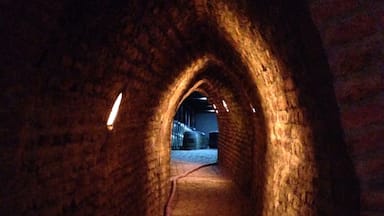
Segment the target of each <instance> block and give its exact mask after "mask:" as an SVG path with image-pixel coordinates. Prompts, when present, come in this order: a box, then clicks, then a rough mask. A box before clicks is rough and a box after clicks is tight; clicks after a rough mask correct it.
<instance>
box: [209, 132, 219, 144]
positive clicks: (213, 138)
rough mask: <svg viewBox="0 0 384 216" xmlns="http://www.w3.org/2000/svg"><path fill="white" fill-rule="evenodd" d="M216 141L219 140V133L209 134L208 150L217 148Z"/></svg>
mask: <svg viewBox="0 0 384 216" xmlns="http://www.w3.org/2000/svg"><path fill="white" fill-rule="evenodd" d="M218 139H219V132H211V133H209V148H217V142H218Z"/></svg>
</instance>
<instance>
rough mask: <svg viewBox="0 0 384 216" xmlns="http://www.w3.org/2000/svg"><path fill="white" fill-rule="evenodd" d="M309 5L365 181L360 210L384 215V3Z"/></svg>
mask: <svg viewBox="0 0 384 216" xmlns="http://www.w3.org/2000/svg"><path fill="white" fill-rule="evenodd" d="M331 8H333V10H331ZM310 10H311V15H312V18H313V20H314V22H315V24H316V26H317V28H318V29H319V32H320V35H321V39H322V44H323V46H324V49H325V53H326V55H327V59H328V62H329V65H330V68H331V72H332V74H333V76H334V88H335V94H336V97H337V103H338V106H339V109H340V118H341V122H342V127H343V132H344V137H345V141H346V144H347V149H348V152H349V153H350V155H351V157H352V159H353V164H354V167H355V169H356V173H357V176H358V179H359V183H360V190H361V192H360V205H361V215H377V214H381V213H382V212H383V210H384V209H383V206H384V205H383V203H384V201H383V197H384V195H383V188H382V186H380V185H382V181H383V169H382V168H383V163H384V160H383V159H382V157H381V156H380V155H381V154H382V150H383V149H382V146H383V145H382V144H383V141H382V135H381V134H383V129H384V128H383V120H384V118H383V112H382V109H383V101H384V100H383V89H384V80H383V77H384V76H383V61H382V59H383V46H384V44H383V14H384V4H383V2H381V1H369V2H363V1H354V0H339V1H313V2H311V4H310Z"/></svg>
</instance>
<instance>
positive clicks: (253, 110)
mask: <svg viewBox="0 0 384 216" xmlns="http://www.w3.org/2000/svg"><path fill="white" fill-rule="evenodd" d="M249 106H250V107H251V110H252V112H253V113H255V112H256V109H255V107H253V105H252V104H249Z"/></svg>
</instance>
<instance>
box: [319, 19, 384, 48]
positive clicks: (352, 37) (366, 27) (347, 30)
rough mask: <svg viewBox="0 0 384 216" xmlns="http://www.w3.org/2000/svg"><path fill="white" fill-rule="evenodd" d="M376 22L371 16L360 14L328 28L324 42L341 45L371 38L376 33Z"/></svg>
mask: <svg viewBox="0 0 384 216" xmlns="http://www.w3.org/2000/svg"><path fill="white" fill-rule="evenodd" d="M376 31H377V30H376V22H375V20H374V19H373V17H371V16H370V15H367V14H358V15H356V16H354V17H350V18H348V19H345V20H342V21H340V22H339V23H337V24H334V25H331V26H329V27H327V29H326V30H325V33H324V42H325V43H326V44H329V45H339V44H344V43H348V42H352V41H356V40H360V39H362V38H364V37H367V36H370V35H372V34H374V33H375V32H376Z"/></svg>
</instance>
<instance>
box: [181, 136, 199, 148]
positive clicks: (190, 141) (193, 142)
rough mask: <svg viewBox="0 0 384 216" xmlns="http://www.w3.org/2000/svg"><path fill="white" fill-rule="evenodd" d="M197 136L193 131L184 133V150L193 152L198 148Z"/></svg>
mask: <svg viewBox="0 0 384 216" xmlns="http://www.w3.org/2000/svg"><path fill="white" fill-rule="evenodd" d="M197 139H198V137H197V134H196V132H193V131H186V132H184V138H183V149H184V150H192V149H196V148H197V141H198V140H197Z"/></svg>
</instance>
